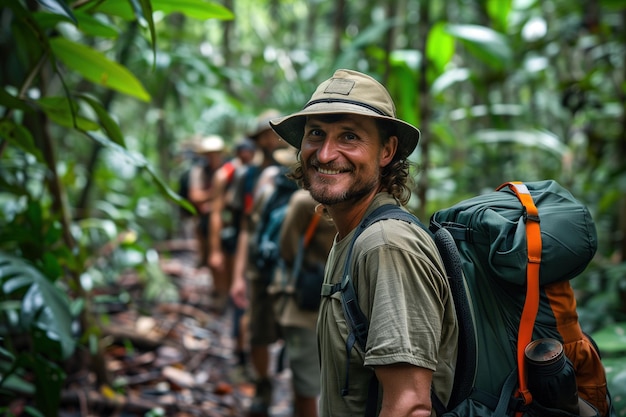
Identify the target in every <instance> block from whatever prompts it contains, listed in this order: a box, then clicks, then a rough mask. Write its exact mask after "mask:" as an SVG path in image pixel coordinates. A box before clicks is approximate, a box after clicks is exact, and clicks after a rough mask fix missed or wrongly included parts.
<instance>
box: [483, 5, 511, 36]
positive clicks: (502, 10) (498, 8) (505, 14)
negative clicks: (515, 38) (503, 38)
mask: <svg viewBox="0 0 626 417" xmlns="http://www.w3.org/2000/svg"><path fill="white" fill-rule="evenodd" d="M486 3H487V7H486V9H487V14H488V15H489V18H490V20H491V22H493V23H494V27H495V28H496V29H498V30H499V31H501V32H504V33H506V30H507V27H508V22H509V13H510V11H511V3H512V1H511V0H487V2H486Z"/></svg>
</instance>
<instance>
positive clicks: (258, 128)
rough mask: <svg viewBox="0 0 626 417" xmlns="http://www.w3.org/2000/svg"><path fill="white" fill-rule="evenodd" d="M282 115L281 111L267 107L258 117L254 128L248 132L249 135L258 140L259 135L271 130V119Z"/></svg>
mask: <svg viewBox="0 0 626 417" xmlns="http://www.w3.org/2000/svg"><path fill="white" fill-rule="evenodd" d="M279 116H280V112H279V111H278V110H276V109H267V110H265V111H264V112H263V113H261V114H260V115H259V116H258V117H257V118H256V122H255V124H254V126H253V127H252V130H250V131H249V132H248V137H249V138H250V139H252V140H256V139H257V138H258V137H259V135H260V134H261V133H263V132H265V131H266V130H270V129H271V127H270V120H272V119H275V118H277V117H279Z"/></svg>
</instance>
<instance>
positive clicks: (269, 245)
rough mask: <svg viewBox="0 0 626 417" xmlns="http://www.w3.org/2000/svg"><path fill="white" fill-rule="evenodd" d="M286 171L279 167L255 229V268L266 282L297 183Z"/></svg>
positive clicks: (270, 274) (277, 256) (269, 275)
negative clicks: (287, 175) (288, 176)
mask: <svg viewBox="0 0 626 417" xmlns="http://www.w3.org/2000/svg"><path fill="white" fill-rule="evenodd" d="M286 173H287V168H284V167H280V172H279V174H277V176H276V180H275V190H274V191H273V192H272V194H271V195H270V197H268V199H267V201H266V202H265V204H264V205H263V209H262V211H261V217H260V221H259V224H258V226H257V229H256V244H255V251H256V253H255V255H254V259H255V262H256V267H257V269H258V270H259V272H260V273H261V274H262V276H263V277H264V278H266V279H267V280H268V283H269V280H271V277H272V272H273V271H274V269H275V268H276V267H277V265H278V260H279V258H280V249H279V248H280V227H281V226H282V224H283V221H284V219H285V215H286V213H287V205H288V203H289V199H290V198H291V195H292V194H293V193H294V192H295V191H296V190H297V189H298V185H297V184H296V183H295V182H294V181H292V180H290V179H289V178H287V177H286V176H285V174H286Z"/></svg>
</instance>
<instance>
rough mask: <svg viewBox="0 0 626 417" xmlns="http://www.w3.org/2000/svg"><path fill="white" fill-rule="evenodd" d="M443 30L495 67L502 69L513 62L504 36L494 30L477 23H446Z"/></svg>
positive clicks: (511, 52) (477, 56) (473, 53)
mask: <svg viewBox="0 0 626 417" xmlns="http://www.w3.org/2000/svg"><path fill="white" fill-rule="evenodd" d="M445 30H446V31H447V32H448V33H449V34H451V35H452V36H454V37H455V38H457V39H459V40H460V41H461V42H462V43H463V44H464V45H465V47H466V48H467V50H468V51H469V52H470V53H471V54H472V55H474V56H475V57H476V58H478V59H480V60H481V61H483V62H484V63H485V64H487V65H489V66H491V67H492V68H495V69H503V68H506V67H507V66H509V65H511V64H512V62H513V51H512V50H511V47H510V46H509V43H508V41H507V39H506V37H505V36H504V35H503V34H501V33H499V32H496V31H495V30H493V29H491V28H488V27H485V26H479V25H454V24H450V25H446V26H445Z"/></svg>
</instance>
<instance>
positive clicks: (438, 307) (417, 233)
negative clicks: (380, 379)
mask: <svg viewBox="0 0 626 417" xmlns="http://www.w3.org/2000/svg"><path fill="white" fill-rule="evenodd" d="M388 203H391V204H397V203H396V202H395V200H394V199H393V198H392V197H391V196H390V195H389V194H386V193H384V194H379V195H377V196H376V198H375V199H374V201H373V202H372V205H371V206H370V208H369V209H368V211H367V213H366V215H367V214H369V213H370V212H371V211H373V210H374V209H375V208H377V207H379V206H380V205H382V204H388ZM353 234H354V231H352V232H351V233H350V234H348V235H347V236H346V237H345V238H344V239H342V240H341V241H338V242H337V241H336V242H335V243H334V245H333V248H332V249H331V252H330V254H329V258H328V263H327V267H326V274H325V279H324V282H325V283H327V284H334V283H338V282H340V281H341V278H342V274H343V268H344V263H345V260H346V257H347V253H348V247H349V245H350V241H351V240H352V236H353ZM352 259H353V264H352V268H351V277H352V280H353V282H354V287H355V291H356V293H357V297H358V303H359V306H360V308H361V310H362V311H363V313H364V314H365V315H366V316H367V317H368V319H369V326H370V327H369V332H368V339H367V348H366V351H365V352H362V351H361V349H360V348H359V347H358V346H357V345H356V344H355V346H354V348H353V349H352V351H351V352H350V355H349V371H348V372H349V375H346V339H347V337H348V333H349V331H348V327H347V324H346V321H345V318H344V314H343V310H342V306H341V295H340V293H339V292H337V293H335V294H333V295H332V296H330V297H324V298H323V300H322V305H321V307H320V314H319V319H318V325H317V333H318V341H319V347H320V359H321V367H322V376H321V378H322V392H321V399H320V416H322V417H324V416H331V415H332V416H346V417H347V416H360V415H363V414H364V412H365V406H366V400H367V398H368V385H369V382H370V379H371V378H372V376H373V369H372V366H376V365H390V364H395V363H408V364H412V365H415V366H420V367H424V368H427V369H430V370H433V371H434V375H433V385H434V389H435V392H436V393H437V395H438V397H439V398H440V399H441V400H442V401H443V403H444V404H446V403H447V402H448V399H449V397H450V391H451V389H452V384H453V379H454V364H455V362H456V355H457V337H458V325H457V321H456V314H455V310H454V304H453V299H452V295H451V293H450V287H449V285H448V281H447V278H446V277H445V273H444V272H443V271H444V267H443V264H442V262H441V259H440V257H439V253H438V251H437V248H436V246H435V244H434V242H433V240H432V239H431V238H430V236H429V235H428V234H427V233H426V232H425V231H424V230H422V229H421V228H420V227H419V226H417V225H414V224H409V223H407V222H404V221H401V220H394V219H389V220H382V221H379V222H377V223H375V224H373V225H371V226H370V227H368V228H367V229H366V230H365V231H363V233H362V234H361V236H360V237H359V238H358V239H357V240H356V243H355V245H354V249H353V258H352ZM347 377H349V380H348V381H349V384H348V393H347V395H345V396H342V395H341V390H342V389H343V388H344V386H345V384H346V378H347ZM378 399H379V407H380V401H381V399H382V393H379V396H378ZM433 415H434V412H433Z"/></svg>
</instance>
